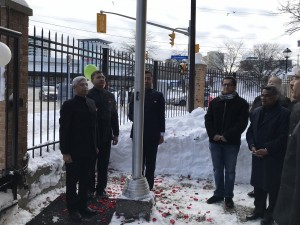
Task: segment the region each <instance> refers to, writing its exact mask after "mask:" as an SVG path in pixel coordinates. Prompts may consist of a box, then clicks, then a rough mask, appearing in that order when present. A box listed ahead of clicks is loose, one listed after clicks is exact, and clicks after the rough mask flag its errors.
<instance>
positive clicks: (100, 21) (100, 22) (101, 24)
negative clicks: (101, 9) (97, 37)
mask: <svg viewBox="0 0 300 225" xmlns="http://www.w3.org/2000/svg"><path fill="white" fill-rule="evenodd" d="M97 32H98V33H106V14H103V13H97Z"/></svg>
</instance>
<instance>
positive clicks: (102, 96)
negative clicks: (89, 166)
mask: <svg viewBox="0 0 300 225" xmlns="http://www.w3.org/2000/svg"><path fill="white" fill-rule="evenodd" d="M91 80H92V83H93V85H94V87H93V88H92V89H91V90H89V93H88V95H87V96H88V97H89V98H91V99H93V100H94V101H95V103H96V108H97V123H98V136H97V138H98V143H99V146H98V148H99V153H98V156H97V184H96V195H97V196H99V197H108V195H107V193H106V190H105V188H106V186H107V173H108V164H109V158H110V150H111V144H113V145H116V144H117V143H118V136H119V122H118V111H117V105H116V100H115V96H114V94H113V93H111V92H109V91H108V90H106V89H105V88H106V78H105V76H104V75H103V73H102V72H101V71H95V72H93V73H92V75H91ZM95 164H96V162H95ZM95 164H94V165H95ZM94 168H95V166H94ZM90 191H91V192H94V191H95V170H93V171H92V173H91V177H90Z"/></svg>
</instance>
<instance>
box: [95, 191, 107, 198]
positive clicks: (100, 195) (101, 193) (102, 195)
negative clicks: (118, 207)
mask: <svg viewBox="0 0 300 225" xmlns="http://www.w3.org/2000/svg"><path fill="white" fill-rule="evenodd" d="M96 197H98V198H109V195H108V194H107V193H106V191H96Z"/></svg>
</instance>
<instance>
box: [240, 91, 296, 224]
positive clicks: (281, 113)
mask: <svg viewBox="0 0 300 225" xmlns="http://www.w3.org/2000/svg"><path fill="white" fill-rule="evenodd" d="M278 98H279V92H278V90H277V89H276V88H275V87H274V86H266V87H264V88H263V89H262V93H261V102H262V106H260V107H258V108H256V109H255V110H254V111H253V112H252V114H251V115H250V121H251V124H250V126H249V128H248V130H247V133H246V138H247V142H248V145H249V149H250V150H251V151H252V154H253V156H252V173H251V185H253V186H254V198H255V200H254V205H255V209H254V211H253V213H252V214H251V215H249V216H247V220H254V219H257V218H259V217H263V220H262V221H261V224H262V225H271V224H273V221H274V220H273V217H272V213H273V210H274V207H275V204H276V199H277V194H278V190H279V185H280V178H281V170H282V165H283V159H284V155H285V149H286V143H287V136H288V121H289V115H290V111H289V110H288V109H286V108H284V107H282V106H281V105H280V103H279V101H278ZM267 197H269V205H268V207H266V200H267Z"/></svg>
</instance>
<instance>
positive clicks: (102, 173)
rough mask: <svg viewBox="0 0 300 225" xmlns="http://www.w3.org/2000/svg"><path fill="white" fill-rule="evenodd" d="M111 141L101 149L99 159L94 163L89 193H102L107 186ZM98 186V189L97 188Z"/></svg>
mask: <svg viewBox="0 0 300 225" xmlns="http://www.w3.org/2000/svg"><path fill="white" fill-rule="evenodd" d="M110 150H111V141H107V142H105V143H104V144H103V146H102V147H101V149H100V151H99V153H98V156H97V159H96V160H95V161H94V163H93V168H92V170H91V175H90V180H89V191H91V192H94V191H95V190H96V191H97V192H98V193H101V192H102V191H104V190H105V188H106V186H107V173H108V164H109V158H110ZM96 163H97V184H96V180H95V167H96ZM95 186H96V188H95Z"/></svg>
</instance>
